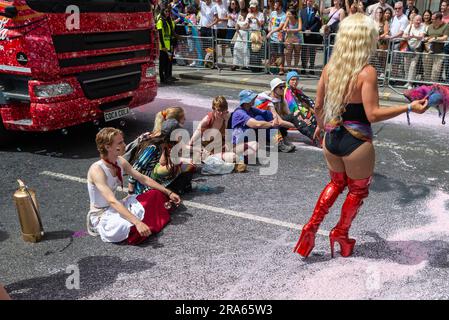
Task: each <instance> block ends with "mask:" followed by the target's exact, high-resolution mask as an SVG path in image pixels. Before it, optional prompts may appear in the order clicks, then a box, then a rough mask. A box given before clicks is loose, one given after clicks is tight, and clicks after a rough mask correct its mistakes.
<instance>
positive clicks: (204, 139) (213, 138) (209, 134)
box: [189, 96, 257, 163]
mask: <svg viewBox="0 0 449 320" xmlns="http://www.w3.org/2000/svg"><path fill="white" fill-rule="evenodd" d="M229 118H230V114H229V111H228V102H227V101H226V98H225V97H223V96H217V97H215V98H214V100H213V102H212V112H209V113H208V114H207V115H206V116H205V117H204V118H203V119H202V120H201V122H200V124H199V125H198V128H197V129H196V130H195V132H194V133H193V135H192V138H191V139H190V143H189V145H190V146H192V147H193V146H196V145H197V144H200V145H201V146H202V148H203V149H202V151H203V152H202V155H203V160H204V159H205V157H207V156H209V155H219V156H220V158H221V159H223V160H224V161H225V162H229V163H238V162H244V160H245V158H246V159H247V158H248V156H251V155H255V154H256V153H257V142H256V141H250V142H248V143H247V144H244V143H241V144H237V145H236V146H235V147H234V148H233V146H232V145H229V144H228V143H227V141H225V132H226V129H227V127H228V121H229ZM210 129H212V130H210ZM207 130H209V131H207ZM198 140H201V142H199V141H198ZM237 155H239V158H237ZM240 157H243V159H240ZM242 160H243V161H242ZM246 163H247V161H246Z"/></svg>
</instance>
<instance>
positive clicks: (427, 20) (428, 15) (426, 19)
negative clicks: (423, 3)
mask: <svg viewBox="0 0 449 320" xmlns="http://www.w3.org/2000/svg"><path fill="white" fill-rule="evenodd" d="M422 20H423V23H424V24H425V25H426V27H428V26H430V25H431V24H432V11H430V10H426V11H424V13H423V14H422Z"/></svg>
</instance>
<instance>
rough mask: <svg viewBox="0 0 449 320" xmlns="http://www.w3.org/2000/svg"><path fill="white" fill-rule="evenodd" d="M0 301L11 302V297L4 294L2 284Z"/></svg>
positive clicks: (0, 286) (0, 285)
mask: <svg viewBox="0 0 449 320" xmlns="http://www.w3.org/2000/svg"><path fill="white" fill-rule="evenodd" d="M0 300H11V297H10V296H9V295H8V293H7V292H6V290H5V288H3V286H2V284H1V283H0Z"/></svg>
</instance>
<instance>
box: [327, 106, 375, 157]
mask: <svg viewBox="0 0 449 320" xmlns="http://www.w3.org/2000/svg"><path fill="white" fill-rule="evenodd" d="M342 118H343V121H357V122H360V123H362V124H366V125H371V124H370V122H369V121H368V118H367V117H366V113H365V109H364V107H363V104H362V103H349V104H348V105H347V106H346V111H345V112H344V113H343V114H342ZM324 142H325V145H326V149H327V150H328V151H329V152H331V153H332V154H334V155H336V156H339V157H344V156H347V155H349V154H351V153H352V152H353V151H354V150H355V149H357V148H358V147H360V146H361V145H362V144H363V143H364V142H365V140H361V139H358V138H356V137H354V136H353V135H352V134H351V133H350V132H349V131H348V130H347V129H346V128H345V127H344V126H340V127H338V128H336V129H334V130H332V131H330V132H327V133H326V136H325V138H324Z"/></svg>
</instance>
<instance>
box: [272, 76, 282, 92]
mask: <svg viewBox="0 0 449 320" xmlns="http://www.w3.org/2000/svg"><path fill="white" fill-rule="evenodd" d="M281 84H282V85H285V81H282V80H281V79H279V78H274V79H273V80H271V81H270V88H271V91H274V89H276V87H278V86H279V85H281Z"/></svg>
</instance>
